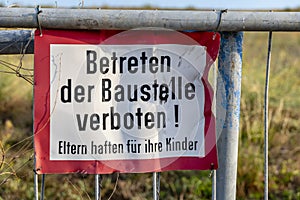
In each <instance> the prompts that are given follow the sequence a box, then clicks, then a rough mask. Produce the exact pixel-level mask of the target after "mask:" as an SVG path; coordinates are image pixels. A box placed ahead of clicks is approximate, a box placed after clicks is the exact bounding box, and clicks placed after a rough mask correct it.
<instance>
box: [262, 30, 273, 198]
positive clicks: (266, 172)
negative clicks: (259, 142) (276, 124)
mask: <svg viewBox="0 0 300 200" xmlns="http://www.w3.org/2000/svg"><path fill="white" fill-rule="evenodd" d="M271 51H272V31H270V32H269V42H268V57H267V66H266V83H265V99H264V101H265V108H264V116H265V120H264V126H265V129H264V145H265V153H264V157H265V161H264V179H265V188H264V199H265V200H268V199H269V195H268V193H269V169H268V167H269V166H268V165H269V158H268V155H269V145H268V140H269V119H268V117H269V116H268V115H269V78H270V65H271Z"/></svg>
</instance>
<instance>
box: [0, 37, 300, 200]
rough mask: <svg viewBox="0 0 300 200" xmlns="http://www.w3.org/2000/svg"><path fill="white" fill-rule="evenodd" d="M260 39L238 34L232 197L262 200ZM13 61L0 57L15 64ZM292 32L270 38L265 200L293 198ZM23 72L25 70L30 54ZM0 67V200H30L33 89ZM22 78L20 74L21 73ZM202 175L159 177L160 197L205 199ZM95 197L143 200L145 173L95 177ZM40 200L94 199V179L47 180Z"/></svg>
mask: <svg viewBox="0 0 300 200" xmlns="http://www.w3.org/2000/svg"><path fill="white" fill-rule="evenodd" d="M267 42H268V34H267V33H257V32H253V33H252V32H251V33H250V32H248V33H245V35H244V45H243V78H242V99H241V118H240V134H239V160H238V172H237V175H238V176H237V177H238V179H237V199H262V198H263V188H264V180H263V162H264V160H263V152H264V151H263V97H264V81H265V67H266V57H267ZM19 60H20V55H17V56H0V61H6V62H9V63H12V64H15V65H17V66H18V65H19ZM299 66H300V33H274V34H273V49H272V61H271V74H270V96H269V99H270V112H269V120H270V121H269V124H270V125H269V126H270V129H269V131H270V133H269V134H270V138H269V151H270V153H269V162H270V163H269V197H270V199H295V200H296V199H300V168H299V166H300V145H299V144H300V137H299V136H300V135H299V134H300V120H299V118H300V113H299V111H300V67H299ZM23 67H26V68H29V69H33V56H32V55H26V56H25V57H24V60H23ZM7 70H8V69H7V67H4V66H3V64H0V71H1V72H0V139H1V141H0V199H33V196H34V192H33V191H34V189H33V186H34V184H33V174H34V173H33V146H32V143H33V138H32V123H33V122H32V89H33V86H32V85H31V84H29V83H28V82H27V81H25V80H24V79H22V78H20V77H17V76H16V75H15V74H7V73H3V71H7ZM25 72H26V73H27V71H23V72H22V73H25ZM209 174H210V172H208V171H204V172H201V171H177V172H163V173H162V175H161V176H162V177H161V199H166V200H171V199H172V200H175V199H210V198H211V179H210V178H209ZM102 179H103V181H102V188H101V192H102V197H103V199H108V198H109V196H110V195H111V193H112V192H113V191H114V187H115V183H116V182H117V186H116V190H115V192H114V195H113V197H112V198H111V199H151V198H152V175H151V174H120V175H118V174H112V175H103V176H102ZM45 196H46V198H45V199H94V176H93V175H82V174H70V175H47V176H46V190H45Z"/></svg>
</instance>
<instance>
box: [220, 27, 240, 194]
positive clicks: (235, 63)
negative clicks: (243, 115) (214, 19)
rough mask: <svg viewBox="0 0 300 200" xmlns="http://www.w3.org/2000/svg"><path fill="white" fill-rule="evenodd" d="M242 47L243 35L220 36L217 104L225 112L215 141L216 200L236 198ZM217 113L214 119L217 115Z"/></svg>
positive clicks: (233, 33) (226, 34) (223, 34)
mask: <svg viewBox="0 0 300 200" xmlns="http://www.w3.org/2000/svg"><path fill="white" fill-rule="evenodd" d="M242 43H243V33H242V32H228V33H222V34H221V47H220V53H219V65H218V69H219V73H218V77H217V100H218V99H219V100H220V101H221V102H217V103H220V104H221V105H222V106H223V107H224V110H226V115H225V116H226V117H225V121H224V125H223V129H222V132H221V135H220V137H219V139H218V154H219V169H218V170H217V181H216V182H217V200H234V199H235V198H236V178H237V158H238V135H239V114H240V96H241V79H242ZM222 87H224V88H222ZM218 112H219V111H218V110H217V113H216V115H218V114H220V113H218Z"/></svg>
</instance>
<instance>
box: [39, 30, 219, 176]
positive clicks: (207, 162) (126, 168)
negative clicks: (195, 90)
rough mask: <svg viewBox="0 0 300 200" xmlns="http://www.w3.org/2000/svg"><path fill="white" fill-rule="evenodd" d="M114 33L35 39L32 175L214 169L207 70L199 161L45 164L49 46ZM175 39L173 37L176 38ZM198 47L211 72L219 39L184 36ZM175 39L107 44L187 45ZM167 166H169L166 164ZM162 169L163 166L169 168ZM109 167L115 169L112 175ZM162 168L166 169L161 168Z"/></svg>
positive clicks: (50, 33) (49, 33)
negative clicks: (34, 172) (202, 154)
mask: <svg viewBox="0 0 300 200" xmlns="http://www.w3.org/2000/svg"><path fill="white" fill-rule="evenodd" d="M120 32H121V31H116V30H101V31H66V30H43V35H42V36H40V34H39V32H38V31H36V33H35V41H34V44H35V46H34V50H35V53H34V55H35V56H34V63H35V67H34V146H35V156H36V170H37V173H39V174H45V173H52V174H63V173H88V174H108V173H113V172H121V173H144V172H160V171H168V170H209V169H212V168H213V169H216V168H218V159H217V148H216V134H215V117H214V115H213V113H212V111H211V106H212V89H211V87H210V85H209V84H208V82H207V76H208V70H206V71H205V73H204V75H203V78H202V82H203V84H204V87H205V110H204V115H205V141H206V142H205V152H206V155H205V157H203V158H197V157H179V158H176V159H174V158H161V159H144V160H113V161H95V160H89V161H82V160H80V161H78V160H75V161H53V160H50V152H49V150H50V146H49V143H50V123H49V122H50V120H51V118H50V115H51V111H50V75H49V74H50V44H99V43H101V42H103V41H104V40H105V39H107V38H109V37H111V36H113V35H115V34H118V33H120ZM131 34H132V32H131ZM177 34H178V33H177ZM183 34H185V35H187V36H188V37H191V38H192V39H194V40H195V41H197V42H198V43H199V44H200V45H202V46H206V48H207V49H206V50H207V52H208V54H209V55H208V56H207V65H208V66H210V65H211V64H212V63H213V62H214V61H215V60H216V58H217V54H218V51H219V45H220V36H219V34H218V33H214V32H184V33H183ZM176 37H178V35H176V34H174V35H173V34H172V32H170V33H168V34H167V35H161V34H159V35H149V33H147V31H145V32H144V33H143V34H141V30H138V31H137V32H136V35H131V37H130V38H132V39H128V38H126V40H122V41H120V40H118V41H110V44H174V41H176V44H186V40H185V41H180V39H179V40H178V39H177V38H176ZM114 42H115V43H114ZM171 161H172V162H171ZM169 162H170V164H168V165H167V166H166V164H167V163H169ZM212 164H213V165H212ZM110 166H116V168H117V169H115V168H111V167H110ZM160 166H165V167H162V168H161V167H160Z"/></svg>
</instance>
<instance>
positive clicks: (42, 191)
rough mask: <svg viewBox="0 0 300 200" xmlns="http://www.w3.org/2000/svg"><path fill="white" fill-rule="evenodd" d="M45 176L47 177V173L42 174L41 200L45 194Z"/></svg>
mask: <svg viewBox="0 0 300 200" xmlns="http://www.w3.org/2000/svg"><path fill="white" fill-rule="evenodd" d="M45 178H46V174H42V181H41V200H44V196H45Z"/></svg>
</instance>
